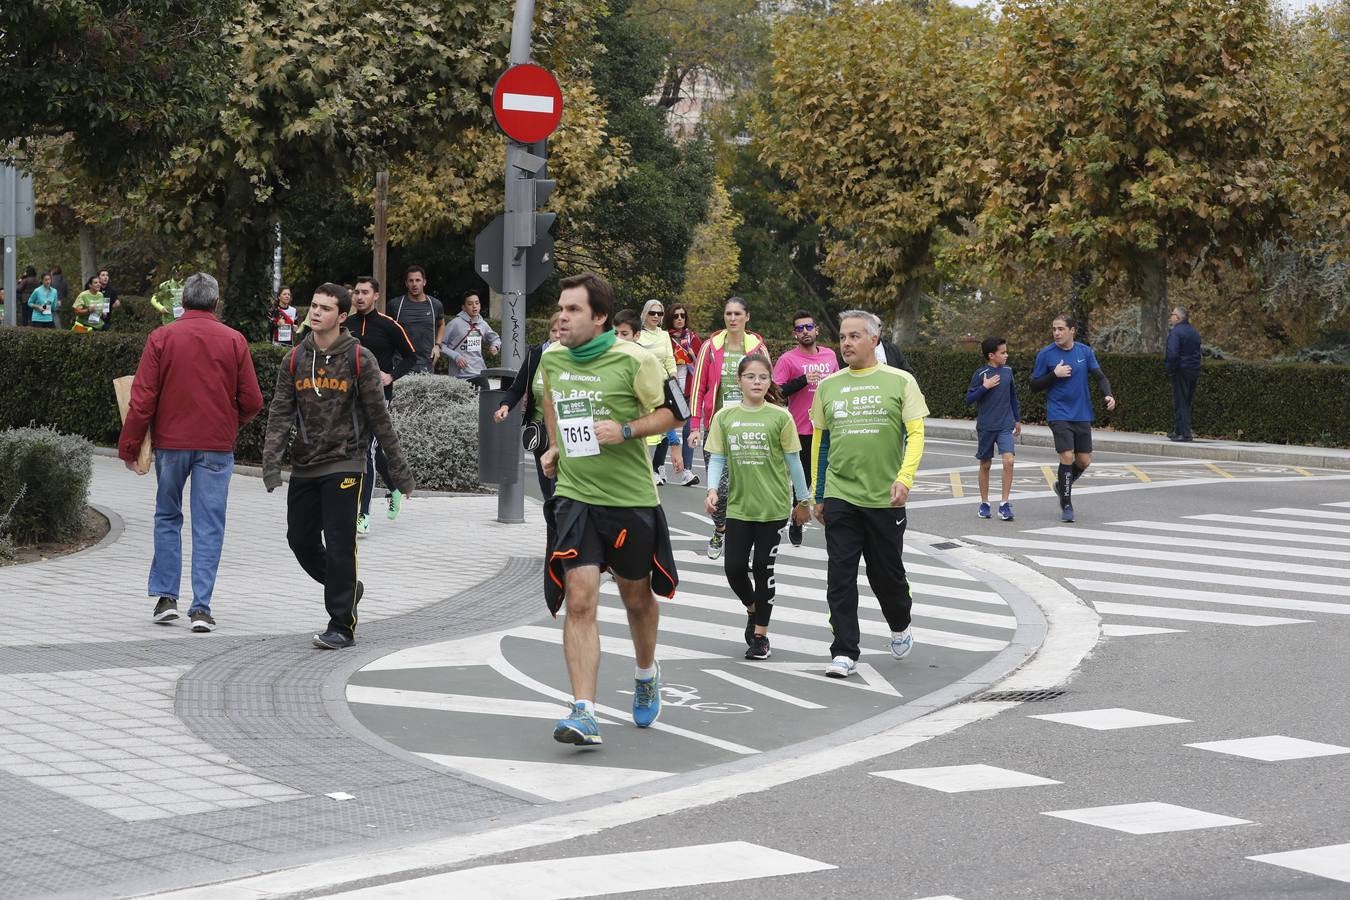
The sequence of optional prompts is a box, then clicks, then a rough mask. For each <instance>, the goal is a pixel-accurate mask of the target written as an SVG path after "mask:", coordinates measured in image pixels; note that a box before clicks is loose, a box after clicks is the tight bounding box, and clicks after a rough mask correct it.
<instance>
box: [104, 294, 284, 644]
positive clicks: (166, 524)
mask: <svg viewBox="0 0 1350 900" xmlns="http://www.w3.org/2000/svg"><path fill="white" fill-rule="evenodd" d="M219 299H220V285H218V284H217V283H216V280H215V279H214V278H212V277H211V276H210V275H207V274H205V273H201V272H199V273H197V274H196V275H192V276H189V277H188V279H187V281H185V282H184V283H183V316H182V318H180V319H179V320H178V321H176V322H173V323H172V324H170V325H165V326H163V327H161V328H156V329H155V330H154V331H152V332H150V336H149V338H148V339H147V340H146V342H145V351H144V352H143V353H142V354H141V362H140V365H138V366H137V367H136V382H135V385H134V386H133V387H132V390H131V407H130V409H128V410H127V420H126V422H125V424H123V426H122V436H121V438H120V439H119V440H118V442H117V455H118V456H120V457H121V458H122V461H123V462H125V463H126V466H127V468H128V469H131V470H132V471H133V472H136V473H137V474H140V475H144V474H145V472H142V471H140V470H139V469H138V468H137V464H136V459H137V456H138V454H139V453H140V448H141V442H142V441H143V440H144V439H145V434H146V432H147V431H149V432H150V435H151V443H152V445H153V446H154V448H155V477H156V479H157V480H158V482H159V490H158V494H157V495H156V497H155V556H154V559H153V560H152V561H151V563H150V586H149V594H150V596H151V597H157V598H159V599H158V600H157V601H156V603H155V611H154V614H153V616H152V618H153V620H154V621H155V622H159V623H160V624H168V623H170V622H172V621H173V620H175V619H177V618H178V589H179V582H180V581H181V580H182V574H183V536H182V532H183V485H184V484H185V483H186V482H187V480H188V478H189V477H190V478H191V479H192V495H191V496H192V606H191V607H190V608H189V609H188V617H189V619H190V620H191V623H192V630H193V631H197V632H207V631H211V630H213V629H214V628H215V627H216V620H215V619H214V618H212V617H211V593H212V591H213V590H214V589H215V585H216V568H217V566H218V565H219V564H220V548H221V545H222V544H223V543H224V540H225V505H226V501H227V499H228V497H229V491H230V476H231V475H232V474H233V473H234V443H235V438H236V437H237V436H238V434H239V428H240V426H242V425H244V424H246V423H247V422H248V421H249V420H250V419H252V418H253V417H254V416H256V415H257V414H258V412H259V411H260V410H261V409H262V406H263V398H262V392H261V391H259V390H258V376H257V375H256V374H255V373H254V371H253V357H252V356H250V355H249V351H248V342H247V341H245V340H244V336H243V335H242V334H240V333H239V332H237V331H235V330H234V329H233V328H229V327H227V326H225V325H222V324H221V323H220V322H218V321H216V317H215V309H216V304H217V302H218V301H219Z"/></svg>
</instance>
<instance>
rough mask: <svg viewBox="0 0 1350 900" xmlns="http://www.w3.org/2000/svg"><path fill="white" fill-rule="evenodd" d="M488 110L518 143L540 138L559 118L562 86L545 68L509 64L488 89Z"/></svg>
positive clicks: (550, 131) (540, 139)
mask: <svg viewBox="0 0 1350 900" xmlns="http://www.w3.org/2000/svg"><path fill="white" fill-rule="evenodd" d="M492 112H493V114H494V115H496V117H497V125H498V126H500V127H501V129H502V131H504V132H506V136H507V137H509V138H512V139H513V140H517V141H520V142H521V143H522V144H533V143H535V142H536V141H542V140H543V139H544V138H546V137H548V136H549V135H550V134H552V133H553V129H555V128H557V127H558V122H559V121H561V120H562V89H561V88H559V87H558V79H556V78H554V77H553V73H552V72H550V71H549V70H548V69H545V68H542V67H540V66H536V65H534V64H532V63H525V64H523V65H519V66H512V67H511V68H509V69H507V70H506V71H505V72H503V73H502V77H501V78H498V79H497V86H496V87H494V88H493V89H492Z"/></svg>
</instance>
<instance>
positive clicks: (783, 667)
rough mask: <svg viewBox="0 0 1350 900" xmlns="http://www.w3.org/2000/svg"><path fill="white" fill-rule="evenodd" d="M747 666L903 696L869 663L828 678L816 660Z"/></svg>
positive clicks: (756, 663) (863, 663) (860, 664)
mask: <svg viewBox="0 0 1350 900" xmlns="http://www.w3.org/2000/svg"><path fill="white" fill-rule="evenodd" d="M746 665H748V666H754V667H755V668H757V669H765V670H768V671H770V672H782V673H783V674H784V675H796V676H798V677H800V678H810V679H811V680H812V681H816V682H820V683H822V684H828V685H830V686H831V687H835V686H840V687H851V688H857V689H858V690H861V691H871V692H872V693H874V694H885V695H886V696H888V697H902V696H904V695H903V694H901V693H900V692H899V691H897V690H896V689H895V686H894V685H892V684H891V683H890V682H889V681H887V680H886V679H885V678H883V677H882V675H881V673H880V672H878V671H877V670H876V667H875V666H873V665H871V664H870V663H865V662H860V663H858V671H857V672H856V673H855V674H854V675H851V676H849V677H848V678H828V677H826V675H825V664H824V663H818V662H775V663H766V662H749V661H747V662H746Z"/></svg>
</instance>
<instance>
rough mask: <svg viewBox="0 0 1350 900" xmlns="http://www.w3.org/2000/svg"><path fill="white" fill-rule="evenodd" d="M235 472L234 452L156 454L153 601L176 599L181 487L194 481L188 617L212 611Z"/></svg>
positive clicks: (180, 549) (180, 560)
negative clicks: (228, 503)
mask: <svg viewBox="0 0 1350 900" xmlns="http://www.w3.org/2000/svg"><path fill="white" fill-rule="evenodd" d="M233 474H234V454H233V453H220V452H215V451H209V450H156V451H155V478H156V480H157V481H158V482H159V488H158V492H157V493H156V494H155V556H154V559H153V560H152V561H151V562H150V586H149V588H148V590H149V594H150V596H151V597H172V598H173V599H174V600H177V599H178V588H179V582H180V581H181V580H182V577H183V485H184V484H186V483H187V480H188V478H189V477H190V478H191V479H192V495H191V497H192V500H191V503H192V606H191V608H189V609H188V613H189V615H190V614H192V613H194V612H197V611H199V610H200V611H202V612H208V613H209V612H210V611H211V593H212V592H213V591H214V590H215V587H216V568H217V567H218V566H219V565H220V548H221V545H222V544H223V543H224V542H225V504H226V501H227V500H228V498H229V494H230V476H231V475H233Z"/></svg>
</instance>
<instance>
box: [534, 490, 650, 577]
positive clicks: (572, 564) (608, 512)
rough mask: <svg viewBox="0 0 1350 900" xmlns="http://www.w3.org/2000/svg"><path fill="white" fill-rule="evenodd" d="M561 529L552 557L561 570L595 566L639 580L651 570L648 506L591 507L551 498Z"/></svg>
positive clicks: (579, 502) (569, 499) (562, 498)
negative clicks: (558, 563)
mask: <svg viewBox="0 0 1350 900" xmlns="http://www.w3.org/2000/svg"><path fill="white" fill-rule="evenodd" d="M553 502H554V503H555V504H557V505H556V507H555V519H556V521H557V523H558V527H559V528H560V529H562V530H561V531H560V532H559V534H558V536H557V540H556V542H555V543H554V554H553V555H554V558H555V559H557V560H559V562H560V563H561V564H562V567H563V569H564V570H567V569H574V568H576V567H578V566H599V567H600V569H601V571H604V570H605V569H609V570H611V571H612V572H613V573H614V574H615V575H618V576H619V577H620V578H627V579H629V580H631V581H640V580H642V579H644V578H647V577H648V576H650V575H651V573H652V556H653V555H654V553H655V551H656V510H655V509H653V508H651V507H642V506H636V507H630V506H594V505H592V504H590V503H582V502H581V501H579V500H573V499H571V498H570V497H556V498H554V501H553Z"/></svg>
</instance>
